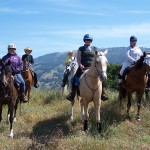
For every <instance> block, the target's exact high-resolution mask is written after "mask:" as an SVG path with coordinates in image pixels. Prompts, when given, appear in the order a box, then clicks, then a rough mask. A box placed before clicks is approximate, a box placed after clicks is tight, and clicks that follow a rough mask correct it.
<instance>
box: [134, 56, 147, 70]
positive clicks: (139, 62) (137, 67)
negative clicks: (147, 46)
mask: <svg viewBox="0 0 150 150" xmlns="http://www.w3.org/2000/svg"><path fill="white" fill-rule="evenodd" d="M144 57H145V55H142V56H141V57H140V59H139V60H138V61H137V62H136V63H135V68H136V69H140V68H141V67H142V65H143V61H144Z"/></svg>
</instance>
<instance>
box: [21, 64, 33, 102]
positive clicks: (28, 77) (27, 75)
mask: <svg viewBox="0 0 150 150" xmlns="http://www.w3.org/2000/svg"><path fill="white" fill-rule="evenodd" d="M29 68H30V66H29V62H28V61H23V70H22V72H21V75H22V77H23V79H24V81H25V86H26V89H25V95H26V96H27V98H28V103H29V99H30V93H31V89H32V85H33V83H34V81H33V76H32V74H31V70H30V69H29Z"/></svg>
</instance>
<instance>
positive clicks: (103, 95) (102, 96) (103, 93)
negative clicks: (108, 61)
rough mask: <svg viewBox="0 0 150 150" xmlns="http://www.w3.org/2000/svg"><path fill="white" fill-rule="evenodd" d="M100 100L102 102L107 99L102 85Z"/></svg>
mask: <svg viewBox="0 0 150 150" xmlns="http://www.w3.org/2000/svg"><path fill="white" fill-rule="evenodd" d="M101 100H102V101H106V100H108V97H107V96H106V95H105V90H104V86H103V85H102V95H101Z"/></svg>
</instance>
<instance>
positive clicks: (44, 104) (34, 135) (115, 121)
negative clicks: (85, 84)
mask: <svg viewBox="0 0 150 150" xmlns="http://www.w3.org/2000/svg"><path fill="white" fill-rule="evenodd" d="M107 93H108V95H109V98H110V100H109V101H107V102H102V107H101V120H102V127H103V130H102V133H101V134H99V133H97V131H96V122H95V112H94V108H93V104H92V103H91V104H90V105H89V130H88V132H86V133H85V132H84V131H83V124H82V121H81V117H80V116H81V115H80V108H79V104H78V101H76V104H75V117H74V121H73V123H71V122H70V121H69V117H70V112H71V108H70V103H69V101H67V100H65V97H62V96H61V94H60V92H51V91H42V90H34V91H32V98H31V100H30V104H29V105H28V104H22V105H21V113H20V110H19V109H20V108H19V107H18V113H17V121H16V122H15V123H14V138H13V139H11V138H9V125H8V124H6V119H5V118H6V111H7V107H4V109H3V120H2V122H1V123H0V150H5V149H6V150H7V149H8V150H9V149H14V150H54V149H55V150H150V110H149V108H150V105H149V102H147V101H146V100H144V103H143V106H142V109H141V118H142V120H141V122H137V121H136V120H135V115H136V103H135V102H134V101H133V103H132V104H133V105H132V109H131V121H128V120H126V119H125V114H126V101H125V102H124V106H123V109H122V110H121V111H120V109H119V103H118V100H117V96H118V93H117V92H116V91H110V90H108V91H107Z"/></svg>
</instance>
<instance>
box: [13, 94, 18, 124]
mask: <svg viewBox="0 0 150 150" xmlns="http://www.w3.org/2000/svg"><path fill="white" fill-rule="evenodd" d="M18 103H19V100H18V97H17V99H16V104H15V109H14V120H13V121H14V122H16V113H17V108H18Z"/></svg>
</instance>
